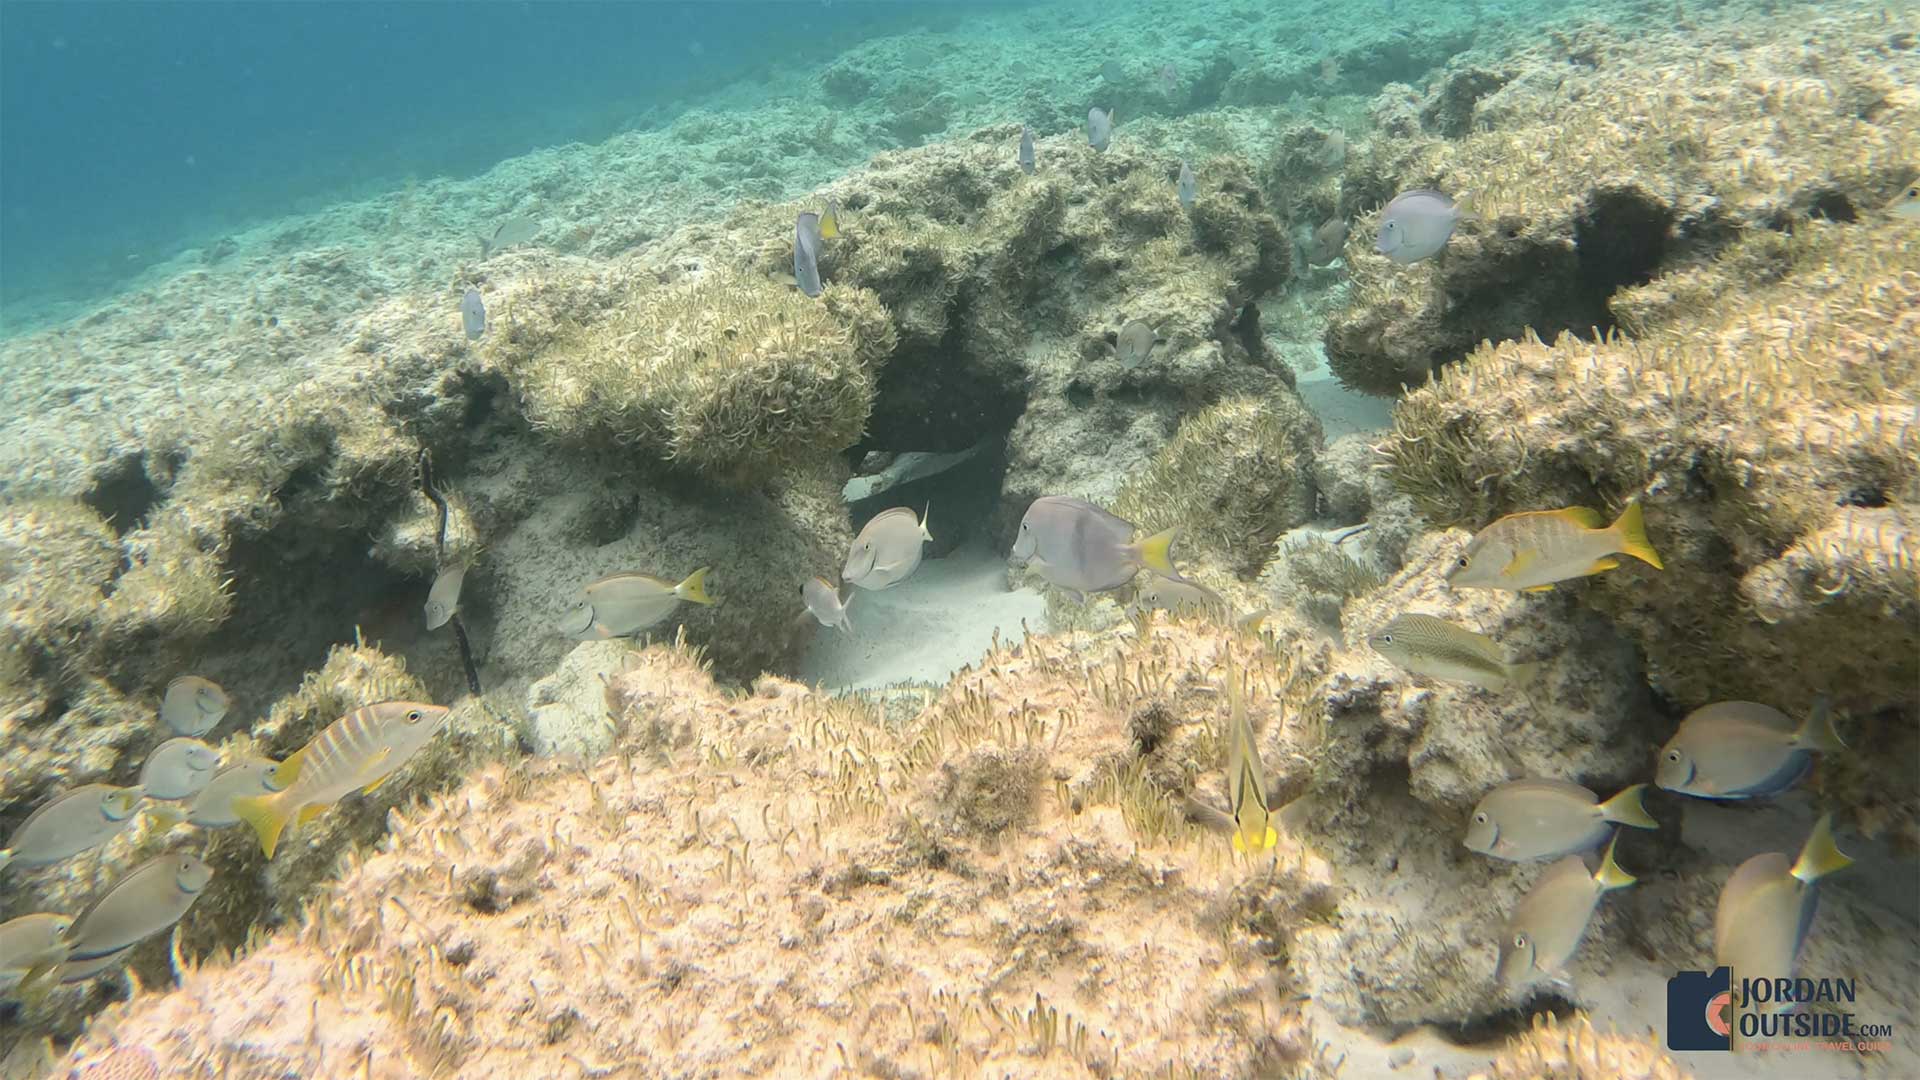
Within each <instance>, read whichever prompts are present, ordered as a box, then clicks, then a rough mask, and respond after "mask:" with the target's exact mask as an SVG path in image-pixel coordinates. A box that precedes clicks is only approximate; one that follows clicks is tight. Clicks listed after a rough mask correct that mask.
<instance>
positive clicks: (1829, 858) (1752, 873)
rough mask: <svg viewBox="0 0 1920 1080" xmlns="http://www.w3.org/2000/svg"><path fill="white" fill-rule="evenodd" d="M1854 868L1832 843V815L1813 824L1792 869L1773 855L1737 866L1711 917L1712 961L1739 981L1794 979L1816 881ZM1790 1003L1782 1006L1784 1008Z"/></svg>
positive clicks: (1813, 903) (1810, 917)
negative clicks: (1811, 831) (1730, 970)
mask: <svg viewBox="0 0 1920 1080" xmlns="http://www.w3.org/2000/svg"><path fill="white" fill-rule="evenodd" d="M1852 865H1853V860H1852V859H1849V858H1847V857H1846V856H1845V855H1843V854H1841V852H1840V849H1839V848H1837V847H1835V846H1834V843H1833V817H1832V815H1825V816H1823V817H1821V818H1820V820H1819V821H1817V822H1815V823H1814V826H1813V833H1812V834H1811V835H1809V836H1808V837H1807V842H1806V844H1805V845H1804V846H1803V847H1801V849H1800V857H1799V858H1798V859H1796V860H1794V862H1793V864H1792V865H1788V864H1787V857H1786V856H1785V855H1782V854H1780V853H1779V852H1777V851H1770V852H1767V853H1766V854H1764V855H1755V856H1754V857H1753V858H1751V859H1748V860H1747V861H1746V862H1743V863H1741V864H1740V868H1739V869H1737V870H1735V871H1734V872H1733V876H1732V877H1730V878H1728V879H1727V883H1726V885H1725V886H1723V887H1722V888H1721V889H1720V905H1719V907H1718V908H1717V909H1716V910H1715V911H1714V915H1713V962H1714V965H1715V966H1716V967H1720V966H1731V967H1732V968H1733V973H1734V978H1735V979H1736V980H1738V981H1739V982H1741V983H1743V984H1744V983H1746V982H1747V981H1748V980H1750V979H1753V980H1758V979H1769V980H1771V979H1786V978H1791V977H1792V976H1793V964H1794V959H1795V957H1797V956H1798V955H1799V953H1800V946H1801V945H1802V944H1804V943H1805V942H1806V940H1807V931H1808V930H1809V929H1811V928H1812V926H1813V913H1814V909H1815V907H1816V906H1817V905H1818V903H1819V899H1820V896H1819V888H1818V886H1819V883H1820V879H1821V878H1823V877H1826V876H1827V875H1828V874H1831V873H1833V872H1834V871H1836V870H1844V869H1846V868H1847V867H1849V866H1852ZM1791 1005H1792V1002H1790V1001H1789V1002H1785V1003H1782V1006H1781V1007H1783V1008H1785V1007H1791Z"/></svg>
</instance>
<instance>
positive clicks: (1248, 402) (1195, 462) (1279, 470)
mask: <svg viewBox="0 0 1920 1080" xmlns="http://www.w3.org/2000/svg"><path fill="white" fill-rule="evenodd" d="M1319 446H1320V423H1319V421H1318V420H1316V419H1315V418H1314V417H1313V415H1312V414H1311V413H1309V412H1307V411H1306V409H1305V408H1304V407H1302V406H1301V405H1300V404H1299V402H1298V400H1297V399H1295V398H1293V397H1291V396H1278V395H1276V396H1274V397H1271V398H1267V399H1256V398H1250V397H1238V398H1229V399H1227V400H1225V401H1222V402H1220V403H1219V404H1217V405H1213V406H1211V407H1209V408H1207V409H1205V410H1203V411H1201V412H1198V413H1195V414H1194V415H1193V416H1191V417H1188V418H1187V420H1186V421H1184V422H1183V423H1182V424H1181V425H1180V429H1179V430H1178V431H1177V432H1175V433H1174V436H1173V439H1172V440H1171V441H1170V442H1168V443H1167V445H1166V447H1165V448H1164V449H1162V450H1161V451H1160V453H1159V454H1158V455H1157V456H1156V457H1155V458H1154V459H1153V462H1152V464H1151V465H1149V466H1148V467H1147V469H1146V470H1145V471H1144V472H1142V473H1139V474H1137V475H1135V476H1134V477H1133V478H1132V479H1130V480H1129V481H1128V482H1127V483H1126V485H1125V486H1124V487H1123V488H1121V491H1120V495H1119V498H1118V499H1116V500H1115V502H1114V512H1115V513H1117V514H1119V515H1120V516H1121V517H1124V518H1126V519H1128V520H1129V521H1132V522H1134V523H1135V524H1136V525H1138V526H1139V527H1140V528H1141V530H1142V531H1143V535H1144V534H1145V533H1152V532H1158V531H1159V530H1161V529H1164V528H1169V527H1172V526H1178V527H1179V528H1180V536H1181V539H1182V541H1183V542H1184V543H1185V544H1190V545H1192V546H1193V547H1194V548H1197V549H1201V550H1205V551H1208V552H1212V553H1214V554H1216V555H1218V556H1220V557H1221V558H1223V559H1225V560H1226V562H1227V563H1228V565H1229V566H1230V567H1231V568H1232V569H1233V570H1234V572H1235V573H1239V574H1248V573H1252V572H1253V571H1255V570H1257V569H1259V567H1260V566H1261V564H1262V563H1264V562H1265V561H1266V558H1267V555H1268V553H1269V551H1270V550H1271V549H1272V546H1273V541H1274V538H1275V537H1277V536H1279V535H1280V534H1281V533H1282V532H1284V531H1286V530H1287V529H1290V528H1292V527H1294V526H1296V525H1299V524H1301V523H1302V522H1304V521H1306V519H1307V517H1308V516H1309V515H1310V514H1311V513H1312V512H1313V505H1314V499H1313V455H1314V452H1315V451H1316V450H1318V449H1319Z"/></svg>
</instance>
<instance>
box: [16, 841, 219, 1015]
mask: <svg viewBox="0 0 1920 1080" xmlns="http://www.w3.org/2000/svg"><path fill="white" fill-rule="evenodd" d="M212 880H213V868H212V867H210V866H208V865H207V864H206V863H204V862H201V861H200V860H199V859H197V858H194V857H193V856H192V855H185V854H180V853H174V854H171V855H161V856H158V857H156V858H152V859H148V860H147V861H146V862H143V863H141V864H140V865H139V866H136V867H134V868H133V869H132V870H130V871H128V872H127V875H126V876H125V877H123V878H121V879H120V880H118V881H116V882H114V883H113V885H112V886H110V887H109V888H108V889H107V891H106V892H104V893H102V894H101V895H100V897H99V898H98V899H96V900H94V902H93V903H91V904H89V905H87V908H86V910H84V911H82V912H81V913H80V914H79V916H78V917H77V918H75V919H74V920H73V928H72V929H71V930H68V931H67V937H66V940H67V944H68V952H67V955H66V959H65V961H64V962H62V963H60V964H59V966H58V968H57V969H55V970H57V971H58V973H59V978H60V981H61V982H63V983H72V982H79V981H80V980H82V979H86V978H91V977H92V976H94V975H97V974H99V973H100V972H102V971H104V970H106V969H107V968H109V967H112V966H113V965H115V964H117V963H119V962H120V961H121V960H123V959H124V958H125V957H126V954H127V952H128V951H129V950H130V949H132V948H133V947H134V946H135V945H138V944H139V943H140V942H142V941H145V940H146V939H147V938H150V937H152V936H153V935H155V934H157V933H160V932H161V931H162V930H166V929H167V928H169V927H171V926H172V925H173V924H174V923H177V922H179V921H180V920H181V918H182V917H184V916H185V915H186V913H187V909H188V908H191V907H192V906H193V902H194V901H195V900H198V899H200V894H201V893H203V892H205V891H206V888H207V883H208V882H210V881H212ZM49 967H51V965H42V966H40V967H36V968H35V969H34V970H33V971H30V972H28V973H27V976H26V978H25V979H23V980H22V982H23V983H32V982H35V981H37V980H38V978H39V977H40V975H41V974H42V973H43V972H44V971H45V970H47V969H48V968H49Z"/></svg>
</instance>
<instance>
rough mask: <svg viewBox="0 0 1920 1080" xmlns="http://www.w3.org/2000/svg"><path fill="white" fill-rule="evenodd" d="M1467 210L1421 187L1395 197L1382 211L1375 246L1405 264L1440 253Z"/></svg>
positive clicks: (1437, 193)
mask: <svg viewBox="0 0 1920 1080" xmlns="http://www.w3.org/2000/svg"><path fill="white" fill-rule="evenodd" d="M1463 216H1464V212H1463V211H1461V209H1460V208H1459V206H1457V205H1456V204H1455V203H1454V201H1453V200H1452V199H1450V198H1448V197H1447V196H1445V195H1442V194H1440V193H1439V192H1437V191H1428V190H1425V189H1418V190H1414V191H1403V192H1401V193H1400V194H1398V195H1396V196H1394V198H1393V201H1392V202H1390V203H1388V204H1387V207H1386V209H1384V210H1382V211H1381V212H1380V236H1379V239H1378V240H1377V241H1375V243H1374V245H1373V249H1374V250H1375V251H1377V252H1379V253H1380V254H1382V255H1385V256H1386V257H1387V258H1389V259H1392V260H1393V261H1394V262H1397V263H1400V264H1402V265H1406V264H1408V263H1416V262H1419V261H1420V260H1421V259H1425V258H1429V257H1431V256H1434V255H1438V254H1439V253H1440V249H1441V248H1444V247H1446V246H1447V241H1448V240H1449V239H1451V238H1452V236H1453V227H1454V226H1455V225H1457V224H1458V223H1459V222H1460V220H1461V218H1462V217H1463Z"/></svg>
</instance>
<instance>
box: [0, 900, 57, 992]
mask: <svg viewBox="0 0 1920 1080" xmlns="http://www.w3.org/2000/svg"><path fill="white" fill-rule="evenodd" d="M72 927H73V917H72V916H69V915H61V914H58V913H55V912H40V913H38V914H34V915H22V916H20V917H19V918H17V919H8V920H7V921H6V922H0V991H6V990H10V989H12V988H13V987H14V986H15V985H16V984H18V983H19V982H20V980H22V979H24V978H25V977H26V975H27V972H29V971H33V970H35V969H39V970H43V971H44V970H47V969H50V968H52V967H54V966H55V965H57V964H59V963H60V962H61V961H63V960H65V959H66V958H67V952H68V944H67V931H68V930H69V929H71V928H72Z"/></svg>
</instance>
